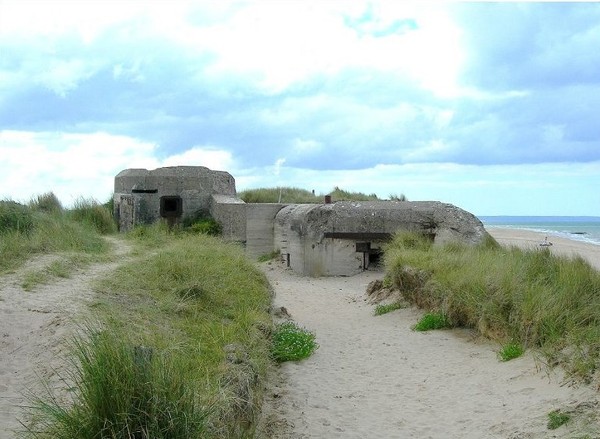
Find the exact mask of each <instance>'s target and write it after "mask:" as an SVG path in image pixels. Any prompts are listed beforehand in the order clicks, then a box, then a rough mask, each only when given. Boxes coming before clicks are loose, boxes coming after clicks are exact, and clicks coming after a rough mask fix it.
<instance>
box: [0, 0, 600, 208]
mask: <svg viewBox="0 0 600 439" xmlns="http://www.w3.org/2000/svg"><path fill="white" fill-rule="evenodd" d="M599 114H600V3H447V2H444V3H442V2H439V3H438V2H422V1H418V2H417V1H415V2H399V1H392V0H390V1H381V2H369V1H351V0H345V1H327V0H325V1H323V0H318V1H314V2H313V1H310V0H303V1H291V0H290V1H285V0H279V1H252V2H241V1H240V2H227V1H222V0H219V1H202V2H198V1H194V2H184V1H173V0H171V1H166V0H165V1H154V2H149V1H145V2H141V1H130V2H128V1H123V0H120V1H112V0H103V1H101V2H92V1H63V2H59V1H54V0H43V1H42V0H40V1H37V2H34V1H26V0H14V1H13V0H0V198H11V199H14V200H18V201H27V200H29V199H30V197H32V196H33V195H37V194H41V193H44V192H47V191H54V193H55V194H57V195H58V196H59V198H60V199H61V200H62V201H63V202H64V203H65V204H67V205H68V204H69V203H72V201H73V200H74V199H75V198H77V197H78V196H85V197H94V198H96V199H98V200H100V201H105V200H107V199H108V198H109V197H110V195H111V193H112V187H113V181H114V176H115V175H116V174H117V173H118V172H119V171H121V170H122V169H126V168H147V169H154V168H156V167H160V166H173V165H202V166H208V167H209V168H211V169H217V170H226V171H229V172H230V173H231V174H232V175H233V176H234V177H235V179H236V182H237V188H238V191H240V190H244V189H248V188H254V187H274V186H294V187H303V188H305V189H309V190H310V189H314V190H315V191H316V192H321V193H327V192H328V191H329V190H331V189H332V188H333V187H334V186H340V187H342V188H344V189H347V190H354V191H361V192H367V193H377V194H378V195H379V196H380V197H383V198H386V197H388V196H389V195H390V194H405V195H406V196H407V197H408V199H409V200H441V201H444V202H449V203H453V204H456V205H457V206H459V207H462V208H464V209H467V210H469V211H471V212H473V213H475V214H476V215H595V216H600V116H599Z"/></svg>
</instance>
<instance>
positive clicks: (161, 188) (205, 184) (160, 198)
mask: <svg viewBox="0 0 600 439" xmlns="http://www.w3.org/2000/svg"><path fill="white" fill-rule="evenodd" d="M214 195H222V196H224V197H235V180H234V178H233V177H232V176H231V175H230V174H229V173H227V172H223V171H212V170H210V169H208V168H205V167H203V166H173V167H166V168H158V169H155V170H151V171H149V170H146V169H126V170H124V171H121V172H120V173H119V174H118V175H117V176H116V177H115V195H114V212H115V217H116V218H117V221H118V224H119V229H120V230H122V231H127V230H130V229H131V228H133V227H135V226H136V225H140V224H152V223H154V222H157V221H160V220H164V221H166V222H167V223H168V224H169V225H171V226H174V225H176V224H180V223H182V222H183V221H184V220H185V219H186V218H190V217H191V218H193V217H198V216H203V215H204V216H206V215H209V214H210V211H211V206H212V197H213V196H214Z"/></svg>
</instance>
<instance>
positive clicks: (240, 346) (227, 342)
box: [33, 227, 272, 439]
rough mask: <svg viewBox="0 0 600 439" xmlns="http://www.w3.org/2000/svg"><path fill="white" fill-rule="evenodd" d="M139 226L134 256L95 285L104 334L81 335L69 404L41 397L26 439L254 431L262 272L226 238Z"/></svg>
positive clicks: (263, 307)
mask: <svg viewBox="0 0 600 439" xmlns="http://www.w3.org/2000/svg"><path fill="white" fill-rule="evenodd" d="M144 230H145V231H144V232H143V234H142V235H139V232H134V235H135V236H136V238H135V239H134V240H133V241H132V242H133V243H134V245H136V247H138V252H136V253H137V254H138V255H139V256H138V257H137V258H136V259H134V260H132V261H131V262H128V263H125V264H124V265H122V266H121V267H120V268H118V269H117V270H116V271H115V272H114V273H111V274H110V275H108V276H107V277H106V278H104V279H103V280H101V281H100V282H98V283H97V285H96V290H97V293H98V299H97V301H96V302H95V303H93V305H92V306H93V311H94V313H95V315H96V317H97V318H98V322H97V323H95V324H94V325H90V326H93V327H94V328H101V330H98V329H91V330H86V331H84V333H83V335H82V337H80V338H79V339H78V340H77V343H76V348H75V351H74V352H75V357H74V358H75V362H74V366H73V368H72V369H73V370H74V372H73V374H72V376H73V378H72V379H71V380H70V381H72V382H75V383H76V385H75V386H74V391H73V392H72V402H71V403H70V404H62V403H60V402H59V399H57V398H52V397H50V398H45V399H44V400H43V401H42V402H41V403H39V402H38V404H37V405H36V407H37V408H38V410H37V418H38V425H41V426H43V428H41V429H40V428H38V429H36V431H41V433H37V434H33V437H36V438H43V439H46V438H51V437H52V438H54V437H57V438H61V437H64V438H75V437H76V438H78V439H79V438H80V439H92V438H93V439H104V438H106V439H113V438H125V439H150V438H153V439H154V438H156V439H161V438H163V439H167V438H168V439H179V438H182V439H183V438H186V439H187V438H237V437H247V436H244V435H248V434H250V432H251V429H250V428H251V426H252V425H253V422H254V421H255V419H254V417H255V415H256V413H257V412H258V409H259V407H260V403H261V398H262V393H261V390H260V389H261V388H262V382H263V379H264V376H265V373H266V368H267V365H268V363H269V361H270V342H269V337H268V335H269V334H270V332H271V325H272V324H271V320H270V316H269V313H268V310H269V305H270V301H271V295H270V290H269V286H268V283H267V280H266V277H265V276H264V274H263V273H262V272H260V271H259V270H258V269H257V268H256V267H255V266H254V265H253V264H252V263H251V262H250V261H248V260H247V259H246V257H245V255H244V252H243V250H242V249H241V248H240V247H238V246H236V245H234V244H230V243H226V242H224V241H222V240H220V239H218V238H213V237H209V236H205V235H190V234H188V233H183V232H180V233H171V232H168V231H167V230H165V229H162V228H159V227H153V228H148V229H144ZM159 235H160V236H159ZM249 429H250V430H249ZM63 432H64V433H63ZM61 435H62V436H61Z"/></svg>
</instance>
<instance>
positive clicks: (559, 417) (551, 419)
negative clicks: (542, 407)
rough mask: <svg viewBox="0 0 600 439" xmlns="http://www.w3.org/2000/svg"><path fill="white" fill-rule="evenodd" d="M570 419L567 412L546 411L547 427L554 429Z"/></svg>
mask: <svg viewBox="0 0 600 439" xmlns="http://www.w3.org/2000/svg"><path fill="white" fill-rule="evenodd" d="M570 419H571V416H570V415H568V414H567V413H563V412H561V411H560V410H554V411H552V412H550V413H548V429H549V430H556V429H557V428H558V427H560V426H561V425H564V424H566V423H567V422H569V420H570Z"/></svg>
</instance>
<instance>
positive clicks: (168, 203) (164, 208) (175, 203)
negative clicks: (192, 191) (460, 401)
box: [160, 196, 182, 218]
mask: <svg viewBox="0 0 600 439" xmlns="http://www.w3.org/2000/svg"><path fill="white" fill-rule="evenodd" d="M181 212H182V205H181V197H177V196H168V197H160V216H162V217H163V218H178V217H180V216H181Z"/></svg>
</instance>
